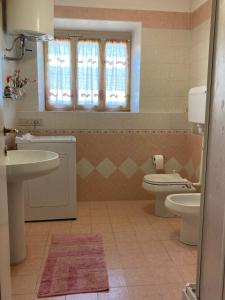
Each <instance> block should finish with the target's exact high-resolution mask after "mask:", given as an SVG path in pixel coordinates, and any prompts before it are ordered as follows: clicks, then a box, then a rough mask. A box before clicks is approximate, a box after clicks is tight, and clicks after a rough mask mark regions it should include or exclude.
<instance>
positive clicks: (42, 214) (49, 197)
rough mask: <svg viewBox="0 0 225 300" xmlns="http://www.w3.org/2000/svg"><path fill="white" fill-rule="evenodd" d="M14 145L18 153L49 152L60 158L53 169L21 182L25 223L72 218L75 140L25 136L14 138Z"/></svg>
mask: <svg viewBox="0 0 225 300" xmlns="http://www.w3.org/2000/svg"><path fill="white" fill-rule="evenodd" d="M16 143H17V148H18V150H23V149H33V150H49V151H54V152H57V153H58V154H59V157H60V166H59V168H58V169H57V170H55V171H54V172H52V173H50V174H48V175H45V176H42V177H40V178H35V179H32V180H27V181H26V182H24V198H25V199H24V202H25V220H26V221H41V220H60V219H61V220H63V219H76V217H77V184H76V138H75V137H73V136H32V135H30V134H27V135H24V136H22V137H17V138H16Z"/></svg>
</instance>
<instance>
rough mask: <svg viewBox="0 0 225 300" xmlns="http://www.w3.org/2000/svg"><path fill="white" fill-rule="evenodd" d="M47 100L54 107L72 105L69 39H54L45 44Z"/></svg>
mask: <svg viewBox="0 0 225 300" xmlns="http://www.w3.org/2000/svg"><path fill="white" fill-rule="evenodd" d="M46 73H47V74H46V77H47V91H46V94H47V102H48V104H49V105H50V106H54V107H55V108H60V107H65V106H71V105H72V88H71V45H70V40H66V39H65V40H54V41H51V42H48V46H47V62H46Z"/></svg>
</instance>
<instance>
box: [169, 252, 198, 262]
mask: <svg viewBox="0 0 225 300" xmlns="http://www.w3.org/2000/svg"><path fill="white" fill-rule="evenodd" d="M169 255H170V257H171V259H172V260H173V262H174V263H175V264H177V265H182V264H187V265H188V264H190V265H194V264H196V263H197V260H196V257H195V256H194V255H193V254H192V253H191V252H189V251H186V252H177V251H176V252H172V251H171V252H170V254H169Z"/></svg>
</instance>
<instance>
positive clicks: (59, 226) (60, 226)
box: [49, 221, 72, 234]
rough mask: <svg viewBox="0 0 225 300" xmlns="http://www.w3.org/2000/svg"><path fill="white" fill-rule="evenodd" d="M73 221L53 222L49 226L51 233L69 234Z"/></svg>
mask: <svg viewBox="0 0 225 300" xmlns="http://www.w3.org/2000/svg"><path fill="white" fill-rule="evenodd" d="M71 227H72V221H56V222H51V223H50V226H49V232H50V234H69V233H71Z"/></svg>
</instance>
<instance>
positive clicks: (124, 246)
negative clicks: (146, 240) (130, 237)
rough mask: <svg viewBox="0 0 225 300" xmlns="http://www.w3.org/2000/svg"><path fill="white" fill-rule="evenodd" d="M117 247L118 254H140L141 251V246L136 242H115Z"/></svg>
mask: <svg viewBox="0 0 225 300" xmlns="http://www.w3.org/2000/svg"><path fill="white" fill-rule="evenodd" d="M117 249H118V252H119V254H120V255H129V254H133V253H137V254H140V253H141V251H142V250H141V246H140V245H139V244H137V243H136V242H127V243H124V242H123V243H122V242H119V243H117Z"/></svg>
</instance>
